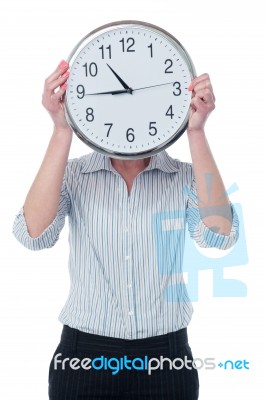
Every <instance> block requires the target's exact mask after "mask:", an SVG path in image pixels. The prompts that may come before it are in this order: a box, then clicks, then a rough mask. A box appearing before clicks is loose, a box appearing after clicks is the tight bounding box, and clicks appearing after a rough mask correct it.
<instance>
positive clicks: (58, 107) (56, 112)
mask: <svg viewBox="0 0 266 400" xmlns="http://www.w3.org/2000/svg"><path fill="white" fill-rule="evenodd" d="M68 77H69V64H68V63H67V62H66V61H64V60H63V61H61V62H60V64H59V65H58V67H57V68H56V70H55V71H54V72H53V73H52V74H51V75H50V76H49V77H48V78H47V79H46V80H45V84H44V90H43V95H42V104H43V106H44V108H45V109H46V110H47V111H48V113H49V114H50V116H51V118H52V120H53V122H54V125H55V129H56V130H69V131H71V132H72V129H71V128H70V126H69V125H68V123H67V120H66V117H65V113H64V108H63V103H64V96H65V92H66V88H67V79H68Z"/></svg>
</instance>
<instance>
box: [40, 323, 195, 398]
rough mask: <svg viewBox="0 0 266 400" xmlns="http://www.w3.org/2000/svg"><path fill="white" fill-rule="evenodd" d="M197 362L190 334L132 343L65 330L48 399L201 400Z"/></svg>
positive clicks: (53, 363) (53, 364) (52, 367)
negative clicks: (194, 358)
mask: <svg viewBox="0 0 266 400" xmlns="http://www.w3.org/2000/svg"><path fill="white" fill-rule="evenodd" d="M152 358H155V359H156V360H151V359H152ZM167 359H168V360H167ZM192 361H193V356H192V353H191V349H190V346H189V344H188V338H187V330H186V329H181V330H179V331H176V332H172V333H167V334H166V335H159V336H153V337H149V338H144V339H135V340H128V339H120V338H113V337H107V336H100V335H94V334H90V333H85V332H81V331H79V330H77V329H73V328H70V327H69V326H66V325H64V326H63V331H62V335H61V341H60V343H59V345H58V346H57V348H56V350H55V352H54V354H53V357H52V360H51V363H50V368H49V378H48V379H49V389H48V391H49V399H50V400H96V399H106V400H111V399H125V400H133V399H134V400H136V399H146V400H159V399H160V400H174V399H175V400H197V399H198V395H199V380H198V371H197V369H195V368H193V365H192ZM149 363H150V364H149ZM171 364H172V368H171ZM185 365H187V366H188V368H187V367H186V366H185ZM149 366H150V367H151V368H153V369H151V368H150V367H149ZM174 366H175V368H174Z"/></svg>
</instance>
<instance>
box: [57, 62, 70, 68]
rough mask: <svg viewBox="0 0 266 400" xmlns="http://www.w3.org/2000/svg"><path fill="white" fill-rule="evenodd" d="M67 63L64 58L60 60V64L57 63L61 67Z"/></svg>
mask: <svg viewBox="0 0 266 400" xmlns="http://www.w3.org/2000/svg"><path fill="white" fill-rule="evenodd" d="M67 65H68V63H67V62H66V61H65V60H62V61H61V62H60V64H59V66H60V67H61V68H64V67H66V66H67Z"/></svg>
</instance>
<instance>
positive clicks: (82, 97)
mask: <svg viewBox="0 0 266 400" xmlns="http://www.w3.org/2000/svg"><path fill="white" fill-rule="evenodd" d="M69 64H70V76H69V79H68V89H67V93H66V101H65V111H66V117H67V119H68V122H69V124H70V125H71V126H72V128H73V130H74V131H75V132H76V134H77V135H78V136H79V137H80V138H81V139H82V140H83V141H84V142H85V143H86V144H87V145H89V146H90V147H92V148H93V149H95V150H96V151H99V152H102V153H104V154H108V155H111V156H112V157H115V158H132V159H134V158H144V157H148V156H150V155H151V154H155V153H157V152H159V151H161V150H162V149H164V148H166V147H168V146H169V145H170V144H172V143H173V142H174V141H175V140H177V138H178V137H180V136H181V134H182V133H183V132H184V130H185V129H186V126H187V121H188V114H189V108H190V100H191V92H189V91H188V85H189V84H190V82H191V80H192V78H193V77H194V76H195V70H194V67H193V64H192V62H191V60H190V58H189V56H188V54H187V53H186V51H185V50H184V48H183V47H182V46H181V44H180V43H179V42H178V41H177V40H176V39H174V38H173V37H172V36H171V35H169V34H167V33H166V32H165V31H162V30H161V29H160V28H158V27H154V26H153V25H149V24H145V23H137V22H136V23H134V22H131V23H113V24H110V25H108V26H105V27H102V28H100V29H99V30H97V31H94V32H92V34H90V35H88V36H86V37H85V38H84V39H83V40H82V41H81V42H80V43H79V44H78V45H77V47H76V48H75V49H74V50H73V52H72V55H71V56H70V58H69Z"/></svg>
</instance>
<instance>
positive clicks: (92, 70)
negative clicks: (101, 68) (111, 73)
mask: <svg viewBox="0 0 266 400" xmlns="http://www.w3.org/2000/svg"><path fill="white" fill-rule="evenodd" d="M82 67H84V68H85V75H86V77H87V76H88V72H89V74H90V76H93V77H94V76H96V75H97V73H98V67H97V64H96V63H95V62H92V63H90V65H89V68H88V63H85V64H84V65H82Z"/></svg>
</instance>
